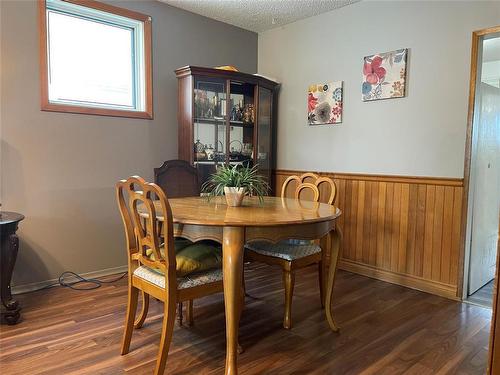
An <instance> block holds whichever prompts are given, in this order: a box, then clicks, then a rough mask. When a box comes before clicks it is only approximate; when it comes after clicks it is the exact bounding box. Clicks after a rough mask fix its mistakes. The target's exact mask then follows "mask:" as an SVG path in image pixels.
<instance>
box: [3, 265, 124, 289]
mask: <svg viewBox="0 0 500 375" xmlns="http://www.w3.org/2000/svg"><path fill="white" fill-rule="evenodd" d="M127 271H128V266H119V267H113V268H106V269H104V270H99V271H92V272H86V273H81V274H79V275H80V276H82V277H85V278H86V279H93V278H98V277H103V276H108V275H114V274H116V273H123V272H127ZM58 281H59V278H57V279H51V280H45V281H39V282H36V283H31V284H24V285H19V286H13V287H12V294H21V293H27V292H33V291H35V290H38V289H41V288H44V287H46V286H49V285H52V284H54V283H57V282H58Z"/></svg>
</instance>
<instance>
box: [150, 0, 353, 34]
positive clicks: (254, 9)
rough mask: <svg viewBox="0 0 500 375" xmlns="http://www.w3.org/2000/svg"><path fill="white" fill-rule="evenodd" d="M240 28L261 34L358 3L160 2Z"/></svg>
mask: <svg viewBox="0 0 500 375" xmlns="http://www.w3.org/2000/svg"><path fill="white" fill-rule="evenodd" d="M160 1H162V2H164V3H167V4H169V5H172V6H174V7H177V8H181V9H185V10H187V11H189V12H193V13H197V14H201V15H202V16H205V17H209V18H213V19H215V20H218V21H222V22H225V23H229V24H231V25H234V26H238V27H241V28H243V29H247V30H251V31H255V32H261V31H265V30H269V29H273V28H275V27H279V26H283V25H286V24H287V23H291V22H294V21H297V20H300V19H303V18H307V17H311V16H315V15H317V14H320V13H324V12H328V11H330V10H333V9H337V8H341V7H343V6H346V5H349V4H353V3H356V2H358V1H361V0H160Z"/></svg>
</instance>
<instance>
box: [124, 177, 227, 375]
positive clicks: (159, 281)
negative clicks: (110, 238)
mask: <svg viewBox="0 0 500 375" xmlns="http://www.w3.org/2000/svg"><path fill="white" fill-rule="evenodd" d="M116 198H117V202H118V206H119V209H120V213H121V217H122V221H123V224H124V227H125V237H126V242H127V249H128V304H127V314H126V319H125V330H124V335H123V341H122V348H121V354H122V355H124V354H127V353H128V352H129V348H130V341H131V338H132V332H133V328H134V319H135V315H136V309H137V304H138V297H139V292H140V291H141V292H143V293H145V294H146V295H147V296H150V295H151V296H153V297H154V298H156V299H158V300H160V301H162V302H163V310H164V314H163V323H162V328H161V340H160V348H159V352H158V358H157V360H156V368H155V372H154V373H155V374H163V372H164V370H165V364H166V361H167V356H168V350H169V346H170V342H171V339H172V333H173V327H174V321H175V310H176V304H177V303H178V302H182V301H187V300H192V299H194V298H200V297H203V296H207V295H210V294H213V293H218V292H222V291H223V286H222V269H221V268H220V267H218V268H213V269H208V270H206V271H201V272H197V273H194V274H190V275H189V276H184V277H180V276H179V275H178V271H177V266H178V264H177V258H178V257H179V253H178V254H176V252H175V243H174V236H173V222H172V212H171V209H170V206H169V203H168V200H167V197H166V195H165V193H164V192H163V190H162V189H161V188H160V187H159V186H158V185H156V184H153V183H147V182H146V181H144V179H142V178H141V177H137V176H135V177H130V178H128V179H127V180H122V181H120V182H118V183H117V185H116ZM139 207H140V209H141V212H139ZM160 210H161V212H158V211H160ZM158 214H159V215H161V216H162V217H163V221H162V223H163V225H162V226H161V228H162V233H161V234H160V233H159V231H158V228H160V226H159V225H158V218H157V215H158ZM162 242H163V243H162ZM190 246H195V245H190ZM186 249H188V248H186ZM183 251H184V250H183ZM141 314H142V312H141ZM140 318H142V319H145V316H142V317H140ZM143 321H144V320H142V322H143ZM142 322H140V323H141V324H142ZM136 323H137V322H136Z"/></svg>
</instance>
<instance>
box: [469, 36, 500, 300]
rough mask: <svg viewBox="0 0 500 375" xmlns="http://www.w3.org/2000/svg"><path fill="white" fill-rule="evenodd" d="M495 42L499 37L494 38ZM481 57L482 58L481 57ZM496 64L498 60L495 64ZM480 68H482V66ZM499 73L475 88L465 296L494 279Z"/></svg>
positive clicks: (499, 183)
mask: <svg viewBox="0 0 500 375" xmlns="http://www.w3.org/2000/svg"><path fill="white" fill-rule="evenodd" d="M496 39H499V41H500V38H496ZM483 56H484V55H483ZM499 63H500V61H499ZM483 66H484V65H483ZM498 86H500V70H499V71H498V80H497V81H496V83H495V81H494V80H493V81H491V80H490V81H489V83H484V82H480V83H479V84H478V87H477V89H476V107H475V108H476V109H475V116H474V117H475V118H474V125H473V133H474V134H473V151H472V163H471V183H470V186H471V188H472V189H473V192H472V199H473V202H472V222H471V242H470V245H471V249H470V254H471V257H470V272H469V295H470V294H472V293H474V292H475V291H477V290H478V289H479V288H481V287H482V286H484V285H485V284H487V283H488V282H489V281H491V280H492V279H493V278H494V277H495V261H496V251H497V241H498V213H499V208H500V88H499V87H498Z"/></svg>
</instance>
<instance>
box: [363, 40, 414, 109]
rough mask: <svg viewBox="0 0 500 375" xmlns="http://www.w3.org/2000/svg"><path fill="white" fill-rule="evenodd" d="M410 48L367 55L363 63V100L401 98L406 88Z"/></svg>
mask: <svg viewBox="0 0 500 375" xmlns="http://www.w3.org/2000/svg"><path fill="white" fill-rule="evenodd" d="M407 55H408V49H407V48H404V49H398V50H397V51H392V52H386V53H378V54H375V55H371V56H366V57H365V61H364V64H363V85H362V86H361V92H362V97H363V101H365V102H367V101H371V100H379V99H389V98H401V97H403V96H405V89H406V58H407Z"/></svg>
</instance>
